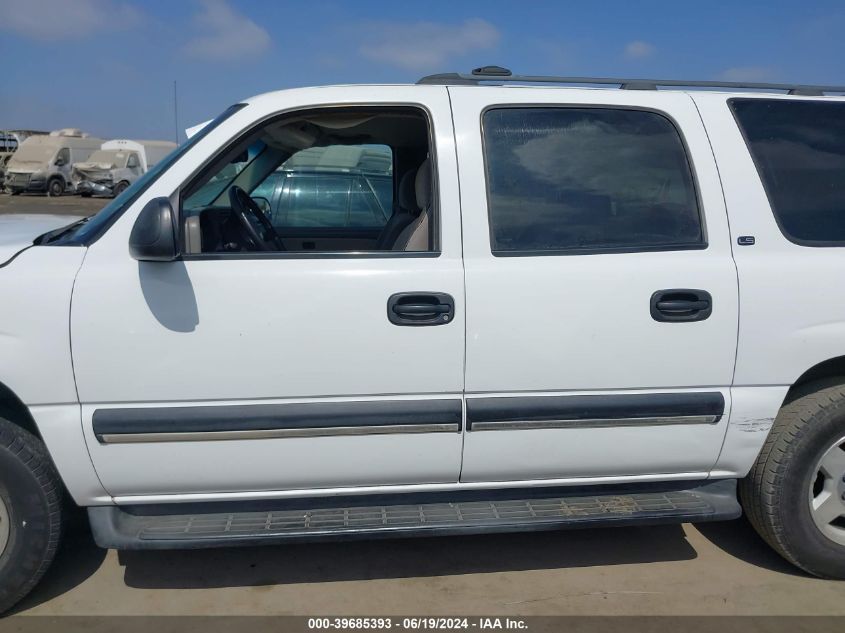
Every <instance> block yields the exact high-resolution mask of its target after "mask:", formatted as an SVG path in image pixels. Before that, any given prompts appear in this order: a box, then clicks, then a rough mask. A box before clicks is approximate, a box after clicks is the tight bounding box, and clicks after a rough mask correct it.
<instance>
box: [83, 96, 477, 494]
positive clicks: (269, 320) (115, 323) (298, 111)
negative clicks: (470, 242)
mask: <svg viewBox="0 0 845 633" xmlns="http://www.w3.org/2000/svg"><path fill="white" fill-rule="evenodd" d="M358 92H359V93H360V94H359V93H356V89H354V88H347V89H344V91H343V100H344V101H351V102H354V103H358V104H366V103H369V102H373V101H375V102H377V103H378V106H377V107H369V108H368V107H366V106H365V105H362V106H356V107H343V108H342V110H341V109H339V105H338V104H335V103H331V102H328V103H325V104H320V107H321V108H325V109H319V108H316V106H315V105H314V104H313V99H314V93H313V92H307V91H306V92H305V93H303V92H299V93H296V94H294V95H293V96H290V97H288V98H286V99H285V100H282V101H279V102H275V103H273V102H272V101H269V100H268V98H267V97H264V98H262V99H260V100H259V103H258V104H257V105H256V104H250V105H248V106H247V107H246V108H244V109H243V110H242V111H241V112H239V113H238V114H236V115H233V116H232V117H231V119H230V120H228V121H226V122H225V123H224V124H222V125H221V127H220V128H219V129H218V130H215V131H214V132H213V133H211V134H210V135H209V137H208V139H217V145H216V146H215V147H213V148H211V149H205V150H204V148H205V147H208V145H209V143H210V141H209V143H200V144H199V145H197V147H196V148H194V149H192V150H190V151H189V152H188V153H187V154H186V155H185V157H184V158H183V159H182V161H186V162H190V164H188V165H187V166H186V167H185V168H180V165H181V164H182V163H181V162H180V163H177V164H176V165H175V166H174V167H173V168H171V170H170V171H169V172H167V173H166V174H165V176H163V177H162V178H161V181H162V184H159V183H158V182H157V183H155V184H154V185H153V186H152V187H151V190H150V192H149V194H148V195H145V196H142V197H141V198H140V199H139V201H138V204H136V205H135V206H133V208H132V210H131V211H130V212H129V213H127V214H126V216H125V217H123V218H121V219H120V221H119V222H118V223H116V224H115V225H114V226H113V227H112V229H110V230H109V231H108V232H107V233H106V234H105V235H104V236H103V237H102V238H100V240H99V241H97V242H95V243H94V244H93V245H92V246H91V247H90V249H89V252H88V255H87V258H86V261H85V263H84V265H83V267H82V269H81V271H80V273H79V275H78V278H77V281H76V287H75V292H74V298H73V308H72V340H73V359H74V369H75V372H76V379H77V384H78V389H79V397H80V400H81V402H82V416H83V425H84V427H85V432H86V438H87V441H88V443H89V449H90V452H91V457H92V459H93V462H94V465H95V467H96V469H97V473H98V474H99V476H100V478H101V480H102V482H103V485H104V486H105V487H106V489H107V490H108V491H109V492H110V493H111V494H112V495H115V496H117V497H119V498H120V499H121V500H127V499H131V498H133V497H134V498H135V499H139V498H140V497H139V496H146V497H145V498H147V499H149V498H153V497H154V498H162V497H166V496H167V495H184V494H192V493H203V494H204V495H205V496H204V497H203V498H207V499H212V498H218V497H220V498H226V495H229V497H231V495H232V494H233V493H234V494H240V495H244V494H245V495H247V496H248V497H249V496H252V497H255V496H258V497H260V496H262V494H264V493H268V492H272V491H291V490H293V491H295V490H304V489H309V490H310V489H315V488H338V487H351V486H379V485H385V484H418V483H443V482H455V481H457V479H458V472H459V468H460V456H461V440H462V405H461V397H462V391H463V351H464V323H463V319H464V299H463V270H462V265H461V245H460V224H459V223H460V219H459V202H458V193H457V192H458V187H457V166H456V161H455V150H454V145H453V139H454V137H453V133H452V127H451V116H450V110H449V102H448V96H447V94H446V90H445V88H441V89H437V90H430V91H426V92H425V97H426V98H425V99H424V100H423V101H420V98H419V97H420V92H419V91H416V90H413V89H407V90H403V89H402V88H390V89H387V88H385V89H372V88H370V89H367V90H363V89H362V90H360V91H358ZM309 95H310V97H309ZM323 95H325V93H320V98H325V97H324V96H323ZM297 99H299V100H300V101H301V103H300V104H298V103H297ZM391 103H396V104H401V106H400V105H397V106H396V108H394V107H391V105H390V104H391ZM282 110H283V111H284V112H281V111H282ZM258 121H261V123H257V122H258ZM267 121H271V123H270V124H268V123H266V122H267ZM305 121H307V123H305ZM268 125H271V127H267V126H268ZM261 126H264V127H261ZM221 130H227V136H225V137H224V136H223V134H222V131H221ZM245 136H246V137H249V138H247V139H246V141H245V142H246V144H247V145H248V148H247V147H246V146H245V147H244V148H239V147H236V146H235V145H236V144H237V143H239V142H240V141H235V140H232V139H241V138H244V137H245ZM327 137H331V139H332V143H331V144H333V145H355V144H358V145H361V144H365V145H367V146H384V147H387V148H389V151H390V152H392V153H393V154H394V155H396V156H397V157H402V158H403V161H404V163H403V162H402V161H400V160H398V159H397V160H396V161H395V163H393V164H391V162H390V161H388V162H387V163H386V164H385V165H383V166H380V167H379V169H380V170H381V171H380V172H379V174H378V177H379V178H381V179H385V178H386V179H389V180H390V182H391V188H392V190H393V191H394V192H395V191H396V190H397V188H398V179H399V178H400V177H401V176H402V175H403V173H400V172H399V171H398V170H396V169H394V165H403V164H407V166H406V167H404V168H403V169H402V172H409V171H410V170H411V169H421V168H422V167H423V161H425V160H426V158H428V160H427V162H426V164H427V165H430V169H431V172H430V173H431V174H432V176H433V178H432V179H431V180H430V181H427V183H428V184H427V185H426V187H427V188H426V191H427V192H428V194H429V195H430V196H431V198H430V199H425V200H423V202H425V203H426V209H425V210H422V209H419V211H420V212H421V213H430V214H431V217H432V221H431V222H430V225H429V227H428V228H429V229H430V233H429V234H427V237H426V240H425V242H427V244H428V247H427V248H426V247H425V244H424V243H422V246H420V243H421V242H418V243H417V246H416V247H415V248H414V250H413V251H409V250H407V249H406V248H399V250H392V249H390V248H385V249H383V250H379V251H376V250H374V249H373V248H372V247H371V248H370V249H367V250H360V249H358V248H357V247H355V248H348V249H345V250H343V249H342V248H341V246H337V245H336V246H335V250H333V251H332V252H324V251H323V250H321V249H320V248H319V244H316V245H315V244H304V245H303V244H302V243H300V245H299V248H297V249H295V250H294V249H293V247H292V246H291V245H292V244H293V241H292V240H289V239H287V238H286V236H285V234H284V233H285V230H286V228H285V226H284V225H283V224H276V225H275V230H276V231H278V232H279V233H280V234H281V241H282V242H283V244H282V245H279V244H278V242H274V241H273V240H271V239H268V240H267V241H266V242H262V243H260V244H257V243H255V241H254V239H253V238H254V236H255V234H252V235H253V237H252V238H251V237H250V235H251V234H250V231H249V226H244V225H242V224H240V223H239V222H240V220H239V218H238V217H236V216H235V214H234V213H233V212H234V211H235V208H234V207H233V206H232V204H233V203H232V202H231V197H230V195H229V194H230V192H231V189H232V188H233V187H235V186H237V187H239V188H241V189H243V190H246V191H247V193H248V194H249V193H250V192H258V194H259V195H257V196H256V197H258V198H261V197H264V195H266V194H264V195H260V194H262V193H263V192H264V191H265V190H267V189H268V187H270V185H265V186H262V183H264V182H265V181H266V180H267V179H268V178H278V176H277V175H276V174H279V173H283V172H285V173H286V170H288V169H289V168H290V163H286V162H285V160H286V159H287V158H288V157H290V156H292V155H294V154H296V153H297V152H300V151H302V149H303V145H307V143H308V142H309V141H308V139H317V138H323V139H324V138H327ZM230 140H231V142H230ZM247 150H248V151H247ZM250 152H251V153H250ZM233 156H234V157H235V158H234V159H233V158H232V157H233ZM238 157H240V159H243V161H244V163H243V164H241V163H239V162H238V161H239V158H238ZM244 157H246V158H244ZM208 164H210V165H211V167H206V168H205V169H204V170H200V169H199V166H200V165H208ZM285 165H287V167H285ZM192 166H193V167H192ZM277 170H281V171H277ZM367 170H368V168H367V167H366V166H362V165H350V164H344V165H329V164H326V163H321V165H320V168H319V169H313V168H309V170H308V172H309V178H321V177H324V178H335V179H336V178H337V174H349V173H353V172H354V173H359V172H360V174H361V175H362V177H365V176H366V172H367ZM174 171H177V172H180V173H184V174H185V176H184V178H183V179H182V180H181V181H180V182H177V183H173V182H172V174H173V173H174ZM197 173H199V174H200V175H199V176H197V175H194V176H191V174H197ZM168 174H169V175H168ZM374 177H375V176H374ZM168 183H169V184H168ZM174 184H175V187H174ZM270 188H271V187H270ZM155 196H170V197H171V198H172V199H173V200H174V201H176V200H178V203H177V206H179V207H180V208H181V212H182V221H183V222H184V226H185V231H186V232H188V231H194V230H196V231H197V234H196V235H197V236H200V235H201V237H197V239H195V240H189V239H187V238H186V239H185V243H186V244H187V243H188V242H191V243H192V244H193V247H192V248H193V249H194V250H193V251H191V252H185V253H183V256H182V257H181V258H180V259H179V260H178V261H174V262H166V263H161V262H138V261H135V260H133V259H132V258H131V257H130V255H129V252H128V249H127V247H126V243H127V238H128V232H129V230H131V224H132V220H133V216H136V215H137V213H138V211H139V209H140V207H138V205H139V204H143V202H144V201H145V200H148V199H150V198H151V197H155ZM273 202H274V203H275V200H273ZM332 202H333V203H336V204H337V205H340V206H343V205H345V204H346V202H345V201H343V200H332ZM254 206H255V208H257V209H258V213H263V211H262V210H261V207H262V206H264V207H265V209H266V205H265V204H264V202H263V201H260V202H257V203H255V205H254ZM251 207H252V205H249V204H247V207H245V209H246V213H248V214H251V216H250V220H249V221H250V222H253V221H255V220H256V219H260V217H259V216H258V215H256V214H255V212H254V211H253V210H250V209H251ZM343 208H344V209H345V208H346V207H345V206H344V207H343ZM243 210H244V209H241V211H243ZM318 211H320V208H318V207H315V206H314V205H313V204H311V205H310V206H307V208H305V207H303V208H302V209H300V215H299V216H298V221H299V224H300V225H301V226H299V227H298V228H300V229H303V230H304V228H305V227H307V226H308V225H309V224H311V225H313V226H314V227H315V228H316V229H317V230H316V233H319V231H320V229H321V228H322V227H325V226H329V225H330V224H331V222H332V221H333V220H332V219H331V218H332V217H334V216H331V214H328V213H323V214H322V215H320V214H319V213H317V212H318ZM265 217H267V216H265ZM241 219H242V218H241ZM373 221H375V220H373ZM380 221H381V223H382V224H384V223H385V222H386V221H387V218H382V220H380ZM294 224H296V223H294ZM347 224H350V223H348V222H347ZM365 224H366V222H365ZM255 226H257V227H258V229H259V230H260V231H261V232H262V237H267V236H268V235H269V234H268V233H266V232H264V231H263V229H262V227H261V226H260V224H257V225H255ZM255 226H254V227H253V229H254V228H255ZM335 228H336V229H337V230H338V231H340V232H342V229H343V228H344V227H343V226H341V225H337V226H335ZM351 228H352V229H357V228H360V227H356V226H354V222H353V223H351ZM367 228H370V225H369V224H368V225H367ZM251 240H252V241H251ZM305 241H306V242H307V241H312V240H305ZM200 242H201V246H198V245H199V244H200ZM341 243H342V240H341V241H340V242H338V244H341ZM352 243H356V244H357V242H355V240H352ZM285 244H286V245H287V246H285ZM309 247H310V248H309ZM186 248H188V247H187V246H186ZM397 248H398V247H397ZM399 293H412V294H411V295H410V296H411V298H412V301H411V302H410V305H411V307H410V308H409V307H407V306H405V307H404V308H403V309H404V310H405V311H408V312H409V314H407V315H406V317H407V323H406V324H401V323H400V324H397V323H395V322H394V319H391V318H390V313H389V310H388V303H389V302H390V300H391V298H392V297H394V295H397V294H399ZM435 293H441V294H442V295H448V296H449V297H451V300H452V301H453V307H452V308H451V313H450V316H451V318H450V319H445V318H444V319H442V320H433V319H426V315H425V314H415V313H413V310H414V309H413V305H424V304H425V301H427V300H429V299H430V298H431V297H434V296H435ZM397 314H398V313H397ZM429 316H430V315H429ZM420 321H427V322H426V323H423V324H421V323H420ZM435 321H436V322H435ZM408 323H409V324H408ZM174 498H175V497H174ZM182 498H184V497H182Z"/></svg>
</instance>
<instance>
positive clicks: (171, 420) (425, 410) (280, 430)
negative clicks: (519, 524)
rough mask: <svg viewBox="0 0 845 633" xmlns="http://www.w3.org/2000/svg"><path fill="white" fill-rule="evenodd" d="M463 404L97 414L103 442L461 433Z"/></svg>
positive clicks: (100, 411) (222, 408)
mask: <svg viewBox="0 0 845 633" xmlns="http://www.w3.org/2000/svg"><path fill="white" fill-rule="evenodd" d="M461 414H462V412H461V401H460V400H459V399H439V400H380V401H352V402H309V403H293V404H252V405H220V406H207V405H203V406H195V407H193V406H190V407H148V408H125V409H97V410H96V411H94V415H93V428H94V434H95V435H96V437H97V439H98V440H99V441H100V442H103V443H125V442H166V441H207V440H232V439H266V438H270V437H314V436H326V435H367V434H383V433H436V432H439V433H444V432H451V433H459V432H460V431H461Z"/></svg>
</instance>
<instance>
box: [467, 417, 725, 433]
mask: <svg viewBox="0 0 845 633" xmlns="http://www.w3.org/2000/svg"><path fill="white" fill-rule="evenodd" d="M721 417H722V416H720V415H674V416H663V417H650V418H584V419H580V420H527V421H525V422H519V421H517V420H497V421H490V422H473V423H472V429H471V430H472V431H525V430H530V429H601V428H611V427H616V426H668V425H673V424H716V422H718V421H719V419H720V418H721Z"/></svg>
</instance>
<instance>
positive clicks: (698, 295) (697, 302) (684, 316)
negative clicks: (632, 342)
mask: <svg viewBox="0 0 845 633" xmlns="http://www.w3.org/2000/svg"><path fill="white" fill-rule="evenodd" d="M650 304H651V318H653V319H654V320H655V321H662V322H668V323H678V322H686V321H703V320H704V319H706V318H707V317H709V316H710V314H711V313H712V312H713V298H712V297H711V296H710V293H709V292H707V291H706V290H694V289H690V288H673V289H671V290H658V291H657V292H655V293H654V294H653V295H651V302H650Z"/></svg>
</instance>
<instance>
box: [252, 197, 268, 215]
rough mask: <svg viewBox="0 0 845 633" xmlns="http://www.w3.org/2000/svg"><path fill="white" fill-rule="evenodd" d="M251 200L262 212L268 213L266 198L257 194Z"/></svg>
mask: <svg viewBox="0 0 845 633" xmlns="http://www.w3.org/2000/svg"><path fill="white" fill-rule="evenodd" d="M252 201H253V202H254V203H255V204H257V205H258V208H259V209H261V211H262V213H265V214H266V213H270V201H269V200H268V199H267V198H262V197H261V196H258V197H256V198H253V199H252Z"/></svg>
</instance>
